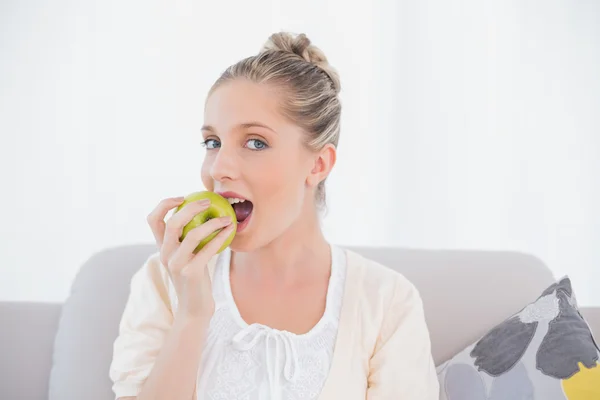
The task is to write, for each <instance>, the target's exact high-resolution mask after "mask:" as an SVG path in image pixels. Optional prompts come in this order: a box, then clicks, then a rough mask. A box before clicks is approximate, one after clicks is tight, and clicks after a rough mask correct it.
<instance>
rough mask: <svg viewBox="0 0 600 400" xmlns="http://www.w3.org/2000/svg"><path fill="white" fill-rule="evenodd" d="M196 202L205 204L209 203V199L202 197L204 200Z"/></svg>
mask: <svg viewBox="0 0 600 400" xmlns="http://www.w3.org/2000/svg"><path fill="white" fill-rule="evenodd" d="M196 203H198V204H201V205H205V204H208V203H210V200H209V199H204V200H198V201H197V202H196Z"/></svg>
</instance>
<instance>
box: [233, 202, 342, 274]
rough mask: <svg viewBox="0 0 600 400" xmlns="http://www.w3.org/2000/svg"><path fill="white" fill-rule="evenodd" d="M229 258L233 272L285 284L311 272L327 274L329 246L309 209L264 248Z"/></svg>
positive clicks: (317, 217)
mask: <svg viewBox="0 0 600 400" xmlns="http://www.w3.org/2000/svg"><path fill="white" fill-rule="evenodd" d="M307 215H309V217H306V216H307ZM232 257H233V260H232V261H233V263H232V266H233V268H234V269H235V270H236V273H242V274H248V277H256V278H259V279H262V278H264V277H269V278H272V279H275V280H280V281H287V282H290V281H297V280H299V279H300V280H301V279H303V277H308V276H311V275H314V274H315V273H317V274H318V273H322V272H325V273H329V267H330V264H331V263H330V260H331V250H330V246H329V243H328V242H327V240H326V239H325V237H324V235H323V232H322V230H321V226H320V223H319V216H318V213H317V211H316V210H315V209H314V208H312V207H311V211H308V212H303V213H302V217H301V218H298V219H297V220H296V222H294V223H293V224H292V225H291V226H290V227H289V228H288V229H287V230H286V231H285V232H284V233H283V234H282V235H280V236H279V237H277V238H276V239H275V240H273V241H272V242H270V243H268V244H267V245H266V246H263V247H261V248H259V249H256V250H255V251H252V252H246V253H238V252H235V253H233V254H232Z"/></svg>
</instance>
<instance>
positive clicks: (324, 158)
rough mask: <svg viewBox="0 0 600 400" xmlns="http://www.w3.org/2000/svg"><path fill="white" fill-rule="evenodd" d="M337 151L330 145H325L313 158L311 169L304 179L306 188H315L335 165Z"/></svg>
mask: <svg viewBox="0 0 600 400" xmlns="http://www.w3.org/2000/svg"><path fill="white" fill-rule="evenodd" d="M336 158H337V150H336V148H335V146H334V145H333V144H331V143H329V144H327V145H325V147H323V148H322V149H321V150H320V151H319V152H318V153H317V154H316V156H315V158H314V163H313V167H312V169H311V171H310V174H309V175H308V177H307V178H306V184H307V185H308V186H312V187H317V186H318V185H319V183H321V181H323V180H324V179H325V178H327V176H328V175H329V173H330V172H331V170H332V169H333V166H334V165H335V161H336Z"/></svg>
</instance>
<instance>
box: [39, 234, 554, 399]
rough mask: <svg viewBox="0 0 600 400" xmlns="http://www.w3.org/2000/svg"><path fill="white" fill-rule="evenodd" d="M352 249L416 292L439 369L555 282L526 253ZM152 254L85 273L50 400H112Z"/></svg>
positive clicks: (94, 264)
mask: <svg viewBox="0 0 600 400" xmlns="http://www.w3.org/2000/svg"><path fill="white" fill-rule="evenodd" d="M349 248H350V249H352V250H354V251H357V252H358V253H361V254H363V255H365V256H367V257H369V258H371V259H373V260H375V261H378V262H380V263H381V264H383V265H386V266H388V267H390V268H393V269H395V270H397V271H399V272H400V273H402V274H404V275H405V276H406V277H407V278H408V279H410V280H411V281H412V282H413V283H414V284H415V285H416V287H417V288H418V289H419V291H420V293H421V296H422V298H423V302H424V306H425V313H426V318H427V323H428V326H429V329H430V331H431V336H432V342H433V349H432V351H433V355H434V359H435V361H436V364H440V363H441V362H443V361H445V360H447V359H448V358H450V357H451V356H452V355H454V354H456V353H457V352H459V351H460V350H462V349H463V348H464V347H465V346H467V345H468V344H470V343H471V342H473V341H474V340H475V339H477V338H478V337H479V336H481V335H483V334H484V333H485V332H486V331H487V330H488V329H490V328H492V327H493V326H494V325H495V324H497V323H498V322H500V321H502V320H503V319H505V318H507V317H508V316H510V315H511V314H512V313H515V312H517V311H519V310H520V309H521V308H522V307H523V306H524V305H525V304H527V303H528V302H530V301H532V300H534V299H535V298H536V297H537V296H538V295H539V294H540V293H541V291H542V290H543V289H544V288H546V287H547V286H549V285H550V284H551V283H552V281H553V277H552V274H551V273H550V271H549V270H548V268H546V267H545V266H544V264H543V263H542V262H540V261H539V260H538V259H536V258H534V257H532V256H529V255H526V254H521V253H509V252H483V251H482V252H477V251H447V250H445V251H432V250H416V249H399V248H373V247H349ZM155 251H156V248H155V246H153V245H137V246H124V247H118V248H111V249H107V250H105V251H102V252H100V253H98V254H96V255H94V256H93V257H91V258H90V259H89V260H88V261H87V262H86V263H85V264H84V265H83V266H82V268H81V270H80V271H79V273H78V275H77V277H76V279H75V281H74V283H73V286H72V290H71V294H70V296H69V298H68V299H67V301H66V302H65V304H64V305H63V309H62V314H61V317H60V322H59V328H58V331H57V334H56V339H55V342H54V355H53V367H52V370H51V375H50V397H49V399H50V400H69V399H80V398H86V399H88V400H100V399H106V400H108V399H111V398H113V397H112V391H111V382H110V380H109V377H108V368H109V365H110V361H111V357H112V345H113V341H114V339H115V337H116V336H117V333H118V325H119V321H120V317H121V313H122V312H123V308H124V306H125V302H126V299H127V296H128V294H129V280H130V278H131V276H132V275H133V274H134V273H135V271H137V270H138V269H139V268H140V267H141V266H142V264H143V263H144V261H145V260H146V259H147V257H148V256H149V255H150V254H151V253H153V252H155ZM90 396H92V398H91V397H90Z"/></svg>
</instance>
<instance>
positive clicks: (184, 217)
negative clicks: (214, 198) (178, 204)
mask: <svg viewBox="0 0 600 400" xmlns="http://www.w3.org/2000/svg"><path fill="white" fill-rule="evenodd" d="M209 206H210V200H208V199H205V200H199V201H195V202H193V203H190V204H187V205H186V206H185V207H183V208H182V209H181V210H180V211H179V212H178V213H176V214H174V215H173V216H171V218H169V220H168V221H167V223H166V227H165V237H164V243H163V246H162V250H161V251H163V252H164V253H166V254H173V253H174V252H175V250H176V249H177V248H178V247H179V238H180V237H181V235H182V234H183V228H184V227H185V226H186V225H187V224H188V223H189V222H190V221H191V220H192V219H193V218H194V217H195V216H196V215H197V214H198V213H200V212H202V211H204V210H206V209H207V208H208V207H209Z"/></svg>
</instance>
